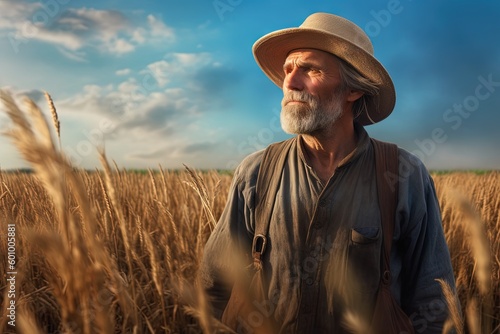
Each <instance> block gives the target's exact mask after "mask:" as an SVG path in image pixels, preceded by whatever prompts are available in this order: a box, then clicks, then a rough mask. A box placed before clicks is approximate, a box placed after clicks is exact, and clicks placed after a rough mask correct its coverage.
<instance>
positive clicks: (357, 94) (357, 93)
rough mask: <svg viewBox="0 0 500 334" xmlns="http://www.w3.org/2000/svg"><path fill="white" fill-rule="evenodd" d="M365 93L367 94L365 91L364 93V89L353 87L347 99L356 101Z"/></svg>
mask: <svg viewBox="0 0 500 334" xmlns="http://www.w3.org/2000/svg"><path fill="white" fill-rule="evenodd" d="M363 95H365V93H363V92H362V91H359V90H353V89H351V90H349V92H348V93H347V101H348V102H354V101H356V100H357V99H359V98H360V97H361V96H363Z"/></svg>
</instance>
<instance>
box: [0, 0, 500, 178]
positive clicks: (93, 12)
mask: <svg viewBox="0 0 500 334" xmlns="http://www.w3.org/2000/svg"><path fill="white" fill-rule="evenodd" d="M318 11H321V12H329V13H334V14H337V15H341V16H344V17H346V18H348V19H350V20H351V21H353V22H355V23H356V24H358V25H359V26H360V27H361V28H363V29H364V30H365V32H366V33H367V34H368V35H369V36H370V37H371V39H372V42H373V45H374V48H375V55H376V57H377V58H378V59H379V60H380V61H381V62H382V63H383V64H384V66H385V67H386V68H387V70H388V71H389V73H390V74H391V76H392V78H393V80H394V83H395V86H396V91H397V103H396V108H395V110H394V112H393V114H392V115H391V116H390V117H389V118H387V119H386V120H385V121H383V122H381V123H379V124H376V125H372V126H368V127H367V128H366V129H367V131H368V132H369V133H370V134H371V135H372V136H373V137H375V138H379V139H382V140H386V141H391V142H395V143H397V144H398V145H400V146H401V147H403V148H405V149H407V150H408V151H410V152H413V153H414V154H416V155H417V156H419V157H420V158H421V159H422V160H423V161H424V163H425V164H426V165H427V166H428V168H430V169H469V168H474V169H477V168H483V169H492V168H494V169H499V168H500V149H499V144H500V131H499V130H498V127H499V124H500V112H499V108H500V43H499V42H498V36H499V33H500V21H499V20H498V17H499V15H500V2H498V1H493V0H491V1H485V0H482V1H481V0H480V1H457V0H455V1H451V0H449V1H430V0H421V1H415V0H413V1H412V0H401V1H397V0H389V1H373V0H371V1H368V0H365V1H356V2H353V1H346V0H337V1H321V0H318V1H295V0H292V1H290V0H288V1H284V0H280V1H273V2H270V1H260V0H259V1H257V0H254V1H250V0H184V1H152V0H142V1H123V0H122V1H118V0H102V1H80V0H47V1H27V0H1V1H0V87H1V88H2V89H6V90H8V91H10V92H12V93H14V94H16V95H17V96H22V95H27V96H29V97H30V98H32V99H34V100H35V101H36V102H37V103H39V104H40V105H41V106H43V108H44V110H45V111H47V108H46V103H45V100H44V97H43V91H47V92H49V93H50V94H51V96H52V97H53V99H54V101H55V104H56V108H57V110H58V113H59V118H60V122H61V142H62V148H63V150H64V151H65V152H66V153H67V154H68V156H69V157H70V158H71V160H72V162H73V163H74V164H75V165H76V166H78V167H83V168H90V169H93V168H96V167H99V162H98V158H97V153H96V147H99V146H104V147H105V150H106V153H107V155H108V158H109V159H110V160H114V161H115V162H116V163H117V164H118V166H120V167H126V168H157V167H158V166H159V165H161V166H162V167H163V168H181V167H182V164H183V163H184V164H187V165H189V166H191V167H195V168H200V169H201V168H234V167H235V166H236V165H237V164H238V162H240V161H241V159H242V158H243V157H244V156H245V155H247V154H249V153H251V152H253V151H255V150H258V149H261V148H264V147H265V146H266V145H268V144H270V143H271V142H274V141H278V140H282V139H286V138H288V135H286V134H284V133H283V131H282V130H281V129H280V126H279V116H278V115H279V108H280V101H281V90H280V89H279V88H278V87H276V86H275V85H274V84H272V83H271V82H270V81H269V80H268V79H267V78H266V77H265V75H264V74H263V73H262V72H261V71H260V69H259V68H258V66H257V65H256V63H255V61H254V59H253V55H252V53H251V47H252V45H253V43H254V42H255V41H256V40H257V39H258V38H259V37H261V36H263V35H264V34H266V33H269V32H271V31H273V30H277V29H282V28H287V27H294V26H298V25H300V24H301V23H302V21H303V20H304V19H305V18H306V17H307V16H308V15H309V14H311V13H313V12H318ZM8 124H9V122H8V121H7V118H6V116H5V115H4V113H1V114H0V128H1V129H6V128H7V127H8ZM26 166H27V165H26V163H25V162H23V160H22V159H21V158H20V156H19V155H18V153H17V152H16V150H15V149H14V147H13V146H12V144H11V143H10V142H9V140H8V139H7V138H5V137H0V168H2V169H10V168H20V167H26Z"/></svg>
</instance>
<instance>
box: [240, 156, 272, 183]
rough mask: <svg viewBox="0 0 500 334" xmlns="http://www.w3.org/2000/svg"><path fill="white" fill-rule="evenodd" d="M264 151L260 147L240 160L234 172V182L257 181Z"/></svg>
mask: <svg viewBox="0 0 500 334" xmlns="http://www.w3.org/2000/svg"><path fill="white" fill-rule="evenodd" d="M264 151H265V149H262V150H259V151H256V152H254V153H251V154H249V155H247V156H246V157H245V158H244V159H243V160H242V161H241V162H240V164H239V165H238V167H236V170H235V172H234V178H235V179H236V182H238V183H241V182H245V183H250V184H255V183H256V182H257V181H256V180H257V175H258V174H259V168H260V165H261V163H262V158H263V156H264Z"/></svg>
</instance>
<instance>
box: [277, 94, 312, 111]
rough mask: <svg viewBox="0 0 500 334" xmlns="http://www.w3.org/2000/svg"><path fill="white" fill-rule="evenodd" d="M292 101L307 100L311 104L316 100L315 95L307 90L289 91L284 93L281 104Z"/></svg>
mask: <svg viewBox="0 0 500 334" xmlns="http://www.w3.org/2000/svg"><path fill="white" fill-rule="evenodd" d="M292 101H298V102H305V103H308V104H310V103H312V102H314V97H313V96H312V95H311V94H308V93H306V92H293V91H292V92H287V93H285V94H284V95H283V100H282V101H281V106H282V107H283V106H285V105H287V104H288V103H289V102H292Z"/></svg>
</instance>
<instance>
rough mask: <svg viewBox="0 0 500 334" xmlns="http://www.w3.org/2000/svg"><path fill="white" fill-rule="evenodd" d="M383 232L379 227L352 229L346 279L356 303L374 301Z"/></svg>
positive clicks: (378, 277)
mask: <svg viewBox="0 0 500 334" xmlns="http://www.w3.org/2000/svg"><path fill="white" fill-rule="evenodd" d="M381 232H382V231H381V229H380V228H379V227H354V228H351V230H350V237H349V244H348V250H347V263H346V268H347V272H346V277H345V279H346V282H347V284H348V285H347V286H348V287H349V288H350V289H349V290H351V291H352V292H353V294H352V297H354V298H355V299H356V300H355V302H356V303H358V302H359V303H365V304H368V305H370V304H371V303H372V302H374V298H375V295H376V293H377V290H378V286H379V281H380V264H381V262H380V260H381V258H380V255H381V254H380V251H381V246H382V235H381V234H382V233H381Z"/></svg>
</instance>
